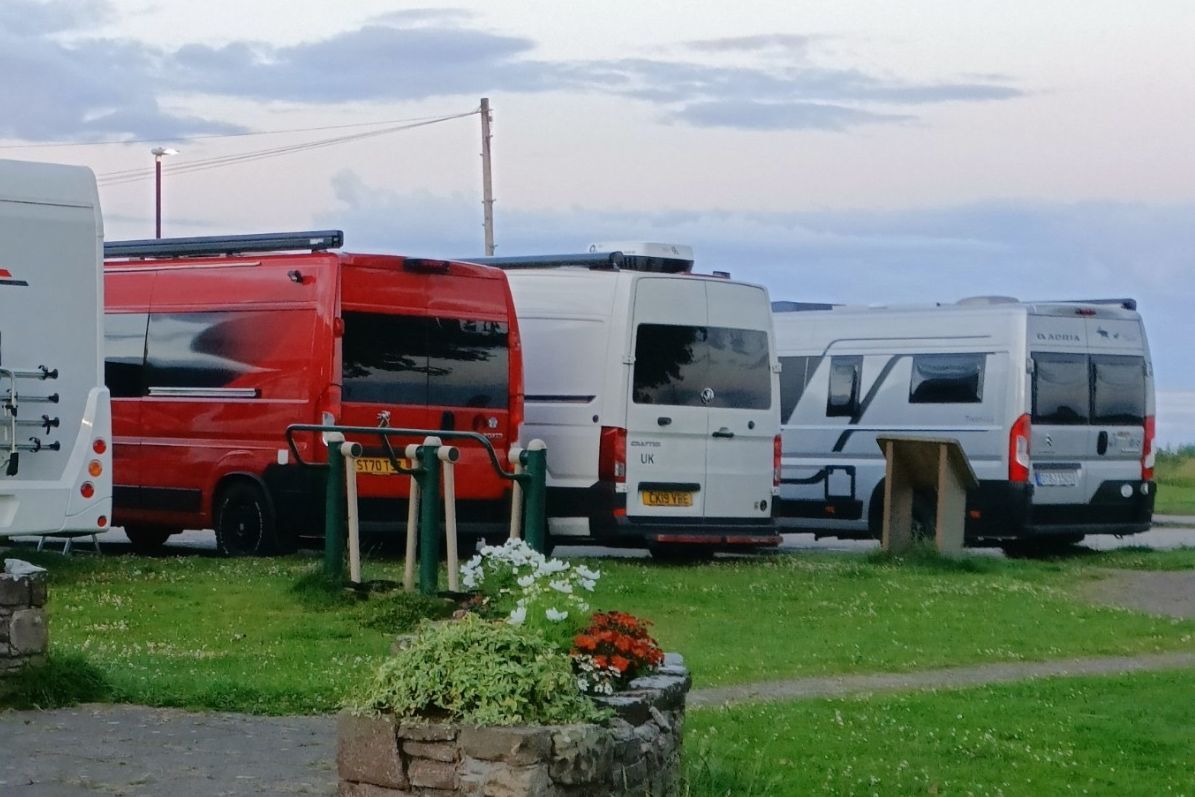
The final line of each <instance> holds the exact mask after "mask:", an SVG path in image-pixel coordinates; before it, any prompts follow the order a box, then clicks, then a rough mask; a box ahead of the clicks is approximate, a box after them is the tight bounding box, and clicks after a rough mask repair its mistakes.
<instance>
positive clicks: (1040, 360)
mask: <svg viewBox="0 0 1195 797" xmlns="http://www.w3.org/2000/svg"><path fill="white" fill-rule="evenodd" d="M1032 357H1033V422H1034V423H1052V424H1084V423H1087V417H1088V406H1089V404H1090V391H1089V390H1088V381H1087V372H1088V364H1087V355H1086V354H1063V353H1059V352H1034V353H1033V355H1032Z"/></svg>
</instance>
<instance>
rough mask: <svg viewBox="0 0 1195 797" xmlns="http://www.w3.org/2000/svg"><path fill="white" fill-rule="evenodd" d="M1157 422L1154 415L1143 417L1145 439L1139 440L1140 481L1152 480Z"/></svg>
mask: <svg viewBox="0 0 1195 797" xmlns="http://www.w3.org/2000/svg"><path fill="white" fill-rule="evenodd" d="M1156 433H1157V422H1156V421H1155V420H1154V416H1152V415H1147V416H1146V417H1145V439H1144V440H1143V441H1142V442H1141V481H1143V482H1147V481H1152V480H1153V477H1154V458H1155V455H1154V435H1155V434H1156Z"/></svg>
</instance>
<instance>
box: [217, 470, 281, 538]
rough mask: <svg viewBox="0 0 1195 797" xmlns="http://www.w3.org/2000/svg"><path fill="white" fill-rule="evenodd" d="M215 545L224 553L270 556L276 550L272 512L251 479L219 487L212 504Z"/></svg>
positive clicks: (264, 497)
mask: <svg viewBox="0 0 1195 797" xmlns="http://www.w3.org/2000/svg"><path fill="white" fill-rule="evenodd" d="M213 514H214V516H215V522H214V525H215V527H216V548H217V549H218V550H219V551H220V553H221V555H223V556H269V555H270V554H273V553H276V552H277V550H278V539H277V536H276V532H275V528H274V513H273V510H272V508H271V507H270V502H269V500H268V499H267V498H266V494H265V492H264V491H263V490H262V489H261V488H260V487H258V486H257V485H256V484H254V483H253V482H249V481H235V482H232V483H230V484H228V485H227V486H226V487H224V488H222V489H221V490H220V492H219V494H218V495H217V496H216V502H215V506H214V512H213Z"/></svg>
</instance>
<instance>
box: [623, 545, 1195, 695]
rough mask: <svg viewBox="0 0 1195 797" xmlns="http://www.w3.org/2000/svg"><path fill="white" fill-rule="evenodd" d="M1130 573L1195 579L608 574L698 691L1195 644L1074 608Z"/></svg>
mask: <svg viewBox="0 0 1195 797" xmlns="http://www.w3.org/2000/svg"><path fill="white" fill-rule="evenodd" d="M1124 566H1128V567H1136V568H1150V567H1160V568H1168V569H1170V568H1190V567H1195V550H1186V551H1173V552H1158V553H1152V552H1148V551H1141V550H1134V551H1128V552H1116V553H1110V554H1090V555H1084V556H1082V557H1079V558H1076V559H1071V560H1062V561H1046V562H1042V561H1024V560H1015V561H1013V560H1003V559H998V558H994V557H981V556H977V557H970V558H967V559H964V560H961V561H958V562H952V561H949V560H942V559H939V558H937V557H926V558H923V559H918V558H912V559H908V560H903V561H901V560H887V559H884V558H882V557H878V556H877V557H871V558H865V557H858V556H848V555H826V554H820V555H802V556H783V557H776V558H774V559H768V560H762V561H761V560H740V561H722V562H719V563H716V564H712V565H706V566H702V567H660V566H658V565H653V564H652V563H650V562H619V563H614V562H604V563H602V567H603V569H604V570H605V573H606V576H605V579H606V583H605V585H604V586H605V588H606V590H607V592H606V594H607V595H608V596H609V602H610V604H611V605H613V606H618V607H620V608H623V609H625V610H626V611H630V612H633V613H636V614H641V615H642V616H644V617H650V618H653V619H654V620H655V623H656V627H655V630H656V632H657V634H658V636H659V638H660V640H661V642H662V643H663V644H664V647H665V648H666V649H669V650H679V651H682V652H683V653H684V654H685V657H686V660H687V661H688V663H689V664H690V666H691V668H692V670H693V675H694V679H695V681H696V682H697V685H698V686H712V685H721V684H730V683H743V682H749V681H759V680H766V679H773V678H782V677H789V676H801V675H822V674H830V673H845V672H868V671H907V670H915V669H927V668H933V667H943V666H950V665H961V664H970V663H976V662H983V661H1016V660H1027V659H1050V658H1064V657H1070V656H1087V655H1103V654H1132V653H1142V652H1147V651H1157V650H1173V649H1179V648H1190V647H1191V646H1192V645H1193V644H1195V642H1193V640H1195V621H1178V620H1169V619H1162V618H1153V617H1145V616H1143V615H1140V614H1134V613H1130V612H1126V611H1122V610H1118V609H1109V608H1101V607H1097V606H1092V605H1089V604H1087V603H1085V602H1083V601H1081V600H1079V599H1078V598H1077V597H1076V596H1075V592H1076V590H1077V588H1078V587H1079V585H1081V584H1082V582H1084V581H1085V580H1087V579H1089V578H1094V577H1098V569H1099V568H1103V567H1124Z"/></svg>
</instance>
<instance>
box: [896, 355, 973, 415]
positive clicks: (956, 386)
mask: <svg viewBox="0 0 1195 797" xmlns="http://www.w3.org/2000/svg"><path fill="white" fill-rule="evenodd" d="M986 360H987V357H986V355H983V354H917V355H914V357H913V374H912V378H911V379H910V382H909V402H910V403H912V404H978V403H979V402H981V401H983V370H984V364H985V361H986Z"/></svg>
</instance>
